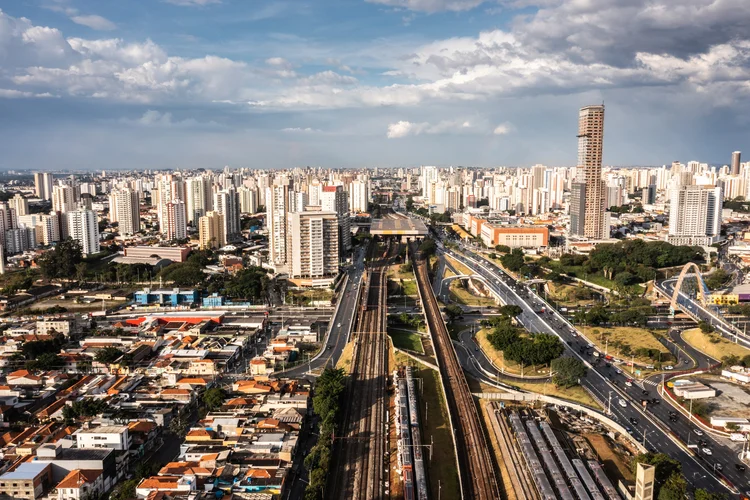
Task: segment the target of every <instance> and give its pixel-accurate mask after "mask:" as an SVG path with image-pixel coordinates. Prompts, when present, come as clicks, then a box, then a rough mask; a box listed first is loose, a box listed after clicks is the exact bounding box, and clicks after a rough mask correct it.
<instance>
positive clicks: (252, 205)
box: [237, 186, 258, 214]
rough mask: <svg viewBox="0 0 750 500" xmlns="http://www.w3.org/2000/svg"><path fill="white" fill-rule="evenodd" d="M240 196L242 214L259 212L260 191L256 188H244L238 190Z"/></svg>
mask: <svg viewBox="0 0 750 500" xmlns="http://www.w3.org/2000/svg"><path fill="white" fill-rule="evenodd" d="M237 193H238V194H239V195H240V212H242V213H243V214H254V213H256V212H257V211H258V190H257V189H256V188H254V187H252V188H251V187H246V186H242V187H241V188H239V189H238V190H237Z"/></svg>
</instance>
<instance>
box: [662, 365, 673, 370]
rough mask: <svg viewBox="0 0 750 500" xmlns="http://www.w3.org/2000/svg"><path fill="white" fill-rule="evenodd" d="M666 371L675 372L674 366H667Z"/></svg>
mask: <svg viewBox="0 0 750 500" xmlns="http://www.w3.org/2000/svg"><path fill="white" fill-rule="evenodd" d="M664 369H665V370H674V366H672V365H667V366H665V367H664Z"/></svg>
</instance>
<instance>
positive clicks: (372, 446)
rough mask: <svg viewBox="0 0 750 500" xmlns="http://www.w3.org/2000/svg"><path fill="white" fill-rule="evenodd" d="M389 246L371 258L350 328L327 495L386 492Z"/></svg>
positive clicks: (369, 495)
mask: <svg viewBox="0 0 750 500" xmlns="http://www.w3.org/2000/svg"><path fill="white" fill-rule="evenodd" d="M391 250H392V247H391V246H389V247H388V248H387V249H386V251H385V253H384V254H383V256H382V258H380V259H379V260H378V261H375V262H372V263H371V265H370V267H369V269H368V272H367V275H366V278H365V279H364V280H363V281H364V293H363V294H362V300H361V310H360V311H359V314H358V316H357V320H356V322H355V330H354V332H353V337H354V343H355V345H354V355H353V360H352V363H351V372H350V374H349V375H350V380H349V392H348V394H349V397H348V398H347V411H346V414H345V417H344V425H343V427H342V429H343V435H342V436H337V437H336V440H335V447H334V449H335V450H336V456H337V462H338V464H339V467H337V470H339V471H340V473H339V474H337V475H336V476H335V477H333V478H331V481H332V483H333V487H332V492H331V496H330V498H342V499H361V500H364V499H378V498H385V497H386V495H387V490H386V482H387V481H386V477H387V471H386V467H387V461H386V456H387V453H386V436H387V428H386V427H387V425H388V421H387V419H386V406H387V401H386V393H387V378H388V366H387V364H388V363H387V359H388V357H387V353H388V341H387V335H386V296H387V287H386V284H387V276H386V272H385V269H386V262H387V260H388V259H389V258H390V251H391ZM396 252H398V249H396ZM395 255H398V253H396V254H395Z"/></svg>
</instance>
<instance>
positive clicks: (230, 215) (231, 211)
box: [214, 186, 242, 241]
mask: <svg viewBox="0 0 750 500" xmlns="http://www.w3.org/2000/svg"><path fill="white" fill-rule="evenodd" d="M214 212H218V213H220V214H222V215H223V216H224V235H225V237H226V240H227V241H238V240H241V239H242V227H241V225H240V195H239V194H238V193H237V190H236V189H235V188H234V186H231V187H229V188H228V189H224V190H222V191H219V192H218V193H216V194H215V195H214Z"/></svg>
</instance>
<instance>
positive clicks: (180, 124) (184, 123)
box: [119, 109, 219, 128]
mask: <svg viewBox="0 0 750 500" xmlns="http://www.w3.org/2000/svg"><path fill="white" fill-rule="evenodd" d="M119 121H120V123H124V124H127V125H137V126H141V127H154V128H198V127H203V128H206V127H208V128H213V127H218V126H219V124H218V123H216V122H213V121H211V122H199V121H197V120H195V119H194V118H187V119H185V120H175V119H174V118H173V116H172V113H169V112H161V111H157V110H153V109H149V110H148V111H146V112H145V113H143V115H142V116H141V117H140V118H137V119H131V118H122V119H121V120H119Z"/></svg>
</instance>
